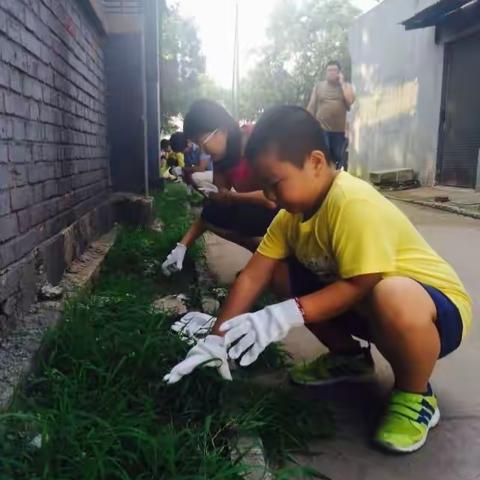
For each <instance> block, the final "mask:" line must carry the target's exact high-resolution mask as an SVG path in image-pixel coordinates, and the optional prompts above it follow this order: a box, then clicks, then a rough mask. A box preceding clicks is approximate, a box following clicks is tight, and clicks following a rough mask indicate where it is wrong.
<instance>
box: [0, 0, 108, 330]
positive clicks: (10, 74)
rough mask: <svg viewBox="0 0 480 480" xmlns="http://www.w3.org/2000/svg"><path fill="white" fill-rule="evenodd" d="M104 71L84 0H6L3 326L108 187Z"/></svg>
mask: <svg viewBox="0 0 480 480" xmlns="http://www.w3.org/2000/svg"><path fill="white" fill-rule="evenodd" d="M104 74H105V73H104V59H103V49H102V37H101V34H100V33H99V32H98V31H97V30H96V29H95V27H94V23H93V22H92V20H91V19H90V18H89V17H88V16H87V14H86V13H85V12H84V11H83V9H82V8H81V6H80V1H77V0H0V329H1V327H2V322H3V323H5V322H6V321H8V317H12V318H13V317H14V316H15V315H16V314H20V313H21V311H22V310H23V309H25V308H26V306H27V305H28V304H29V303H30V302H31V301H32V300H33V299H34V296H35V293H36V288H35V284H36V283H38V281H39V275H40V274H41V273H42V269H43V270H45V269H46V270H47V273H49V272H48V270H52V267H51V266H49V265H48V264H47V265H45V263H48V261H47V259H46V257H48V256H49V255H50V256H52V255H53V256H55V251H56V250H58V251H57V255H63V253H64V252H63V243H62V242H63V240H62V239H61V238H60V239H59V237H58V234H59V232H61V231H62V230H64V229H65V228H66V227H68V226H69V225H72V224H74V223H75V222H76V221H78V220H79V219H81V218H82V216H84V215H85V214H86V213H87V212H91V211H92V209H94V207H96V206H98V205H99V204H100V203H101V201H102V199H103V198H104V197H105V196H106V194H107V192H108V158H107V142H106V116H105V112H106V107H105V100H106V99H105V79H104ZM90 227H92V225H90V226H86V227H85V228H87V229H88V228H90ZM87 237H88V235H85V238H87ZM55 242H56V243H55ZM49 245H50V246H51V248H50V249H48V246H49ZM60 250H61V251H60ZM77 253H78V252H77ZM42 254H43V257H42ZM42 264H44V265H43V266H42ZM57 270H58V268H57ZM52 271H53V270H52ZM57 273H58V272H57ZM52 275H53V274H52ZM52 275H49V276H52ZM53 277H58V274H56V275H53Z"/></svg>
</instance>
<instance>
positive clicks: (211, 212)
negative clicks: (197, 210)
mask: <svg viewBox="0 0 480 480" xmlns="http://www.w3.org/2000/svg"><path fill="white" fill-rule="evenodd" d="M277 212H278V210H271V209H269V208H265V207H262V206H260V205H253V204H252V205H250V204H248V203H241V204H238V205H221V204H218V203H214V202H208V203H206V205H205V206H204V207H203V211H202V219H203V220H204V221H205V222H207V223H209V224H211V225H213V226H215V227H219V228H223V229H224V230H231V231H234V232H236V233H240V234H242V235H245V236H247V237H263V236H264V235H265V233H266V232H267V229H268V227H269V225H270V223H272V220H273V218H274V217H275V215H276V214H277Z"/></svg>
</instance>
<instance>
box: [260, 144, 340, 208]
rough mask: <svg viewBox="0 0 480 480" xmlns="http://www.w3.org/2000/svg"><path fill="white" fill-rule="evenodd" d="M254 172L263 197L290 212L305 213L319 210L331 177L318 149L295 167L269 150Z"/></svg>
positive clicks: (326, 163) (332, 172)
mask: <svg viewBox="0 0 480 480" xmlns="http://www.w3.org/2000/svg"><path fill="white" fill-rule="evenodd" d="M255 170H256V173H257V175H258V177H259V179H260V181H261V184H262V187H263V190H264V193H265V196H266V197H267V198H268V199H269V200H272V201H273V202H275V203H276V204H277V205H278V206H279V207H281V208H284V209H285V210H287V211H288V212H290V213H307V212H310V211H311V210H312V209H313V208H316V207H318V204H319V201H321V199H322V198H323V197H324V196H325V195H326V193H327V192H328V188H329V187H330V185H331V181H332V178H333V176H334V171H333V169H332V167H330V165H329V164H328V162H327V160H326V158H325V156H324V154H323V153H322V152H321V151H319V150H315V151H313V152H312V153H311V154H310V155H309V156H308V158H307V159H306V160H305V163H304V164H303V167H297V166H296V165H294V164H293V163H290V162H288V161H282V160H280V159H279V158H278V155H277V153H276V151H275V150H274V149H270V150H269V151H267V152H265V153H263V154H261V155H260V156H259V157H258V159H257V161H256V167H255Z"/></svg>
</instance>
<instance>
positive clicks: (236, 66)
mask: <svg viewBox="0 0 480 480" xmlns="http://www.w3.org/2000/svg"><path fill="white" fill-rule="evenodd" d="M234 1H235V37H234V41H233V74H232V109H233V112H232V113H233V116H234V118H235V119H237V120H239V118H238V116H239V109H238V98H239V90H240V37H239V30H238V23H239V19H238V8H239V6H238V0H234Z"/></svg>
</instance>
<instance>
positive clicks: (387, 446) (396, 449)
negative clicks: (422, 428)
mask: <svg viewBox="0 0 480 480" xmlns="http://www.w3.org/2000/svg"><path fill="white" fill-rule="evenodd" d="M438 422H440V410H439V409H438V408H437V409H436V410H435V413H434V414H433V416H432V418H431V419H430V423H429V424H428V428H427V432H426V433H425V436H424V437H423V438H422V439H421V440H419V441H418V442H417V443H414V444H413V445H410V446H409V447H395V446H394V445H392V444H390V443H383V442H379V441H377V440H376V441H375V443H376V444H377V445H378V446H379V447H381V448H383V449H385V450H388V451H389V452H394V453H413V452H416V451H417V450H420V448H422V447H423V446H424V445H425V442H426V441H427V437H428V432H429V431H430V429H431V428H435V427H436V426H437V425H438Z"/></svg>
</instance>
